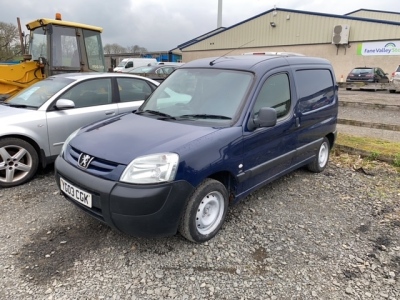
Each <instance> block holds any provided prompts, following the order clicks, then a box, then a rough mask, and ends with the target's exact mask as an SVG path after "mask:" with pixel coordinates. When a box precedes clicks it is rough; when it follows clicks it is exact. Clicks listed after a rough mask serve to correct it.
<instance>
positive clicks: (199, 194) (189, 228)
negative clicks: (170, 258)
mask: <svg viewBox="0 0 400 300" xmlns="http://www.w3.org/2000/svg"><path fill="white" fill-rule="evenodd" d="M227 210H228V191H227V190H226V188H225V186H224V185H223V184H222V183H221V182H219V181H217V180H214V179H210V178H208V179H206V180H204V181H203V182H202V183H201V184H200V185H199V186H198V187H197V188H196V189H195V190H194V192H193V194H192V195H191V196H190V198H189V200H188V202H187V206H186V208H185V211H184V213H183V216H182V220H181V223H180V225H179V232H180V233H181V235H182V236H184V237H185V238H186V239H188V240H190V241H192V242H195V243H203V242H206V241H208V240H210V239H211V238H213V237H214V236H215V235H216V234H217V233H218V231H219V230H220V229H221V227H222V224H223V222H224V220H225V216H226V212H227Z"/></svg>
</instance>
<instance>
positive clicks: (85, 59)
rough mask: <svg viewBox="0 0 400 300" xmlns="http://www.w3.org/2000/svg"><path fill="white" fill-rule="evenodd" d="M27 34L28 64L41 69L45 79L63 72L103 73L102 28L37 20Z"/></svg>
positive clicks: (58, 17)
mask: <svg viewBox="0 0 400 300" xmlns="http://www.w3.org/2000/svg"><path fill="white" fill-rule="evenodd" d="M26 27H27V28H28V30H29V31H30V37H29V54H30V55H31V60H33V61H37V62H39V64H40V65H42V66H43V67H44V75H45V76H46V77H48V76H51V75H54V74H59V73H66V72H105V71H106V68H105V62H104V54H103V46H102V42H101V36H100V35H101V32H102V31H103V29H102V28H100V27H96V26H90V25H85V24H79V23H74V22H66V21H62V20H61V15H60V14H56V19H38V20H35V21H33V22H30V23H28V24H27V25H26Z"/></svg>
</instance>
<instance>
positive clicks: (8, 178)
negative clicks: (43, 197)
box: [0, 145, 33, 183]
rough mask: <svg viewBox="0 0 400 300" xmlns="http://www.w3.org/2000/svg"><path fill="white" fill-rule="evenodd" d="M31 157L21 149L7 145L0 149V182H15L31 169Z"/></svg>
mask: <svg viewBox="0 0 400 300" xmlns="http://www.w3.org/2000/svg"><path fill="white" fill-rule="evenodd" d="M32 165H33V159H32V155H31V154H30V153H29V152H28V151H27V150H26V149H25V148H23V147H20V146H16V145H9V146H4V147H1V148H0V181H1V182H6V183H12V182H17V181H19V180H21V179H23V178H24V177H26V176H27V175H28V174H29V172H30V170H31V169H32Z"/></svg>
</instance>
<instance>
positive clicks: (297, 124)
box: [296, 117, 300, 127]
mask: <svg viewBox="0 0 400 300" xmlns="http://www.w3.org/2000/svg"><path fill="white" fill-rule="evenodd" d="M296 127H300V118H299V117H296Z"/></svg>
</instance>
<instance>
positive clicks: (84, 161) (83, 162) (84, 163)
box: [78, 153, 94, 169]
mask: <svg viewBox="0 0 400 300" xmlns="http://www.w3.org/2000/svg"><path fill="white" fill-rule="evenodd" d="M93 158H94V157H93V156H90V155H88V154H85V153H81V155H79V159H78V164H79V166H80V167H82V168H84V169H87V168H88V167H89V165H90V163H91V162H92V160H93Z"/></svg>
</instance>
